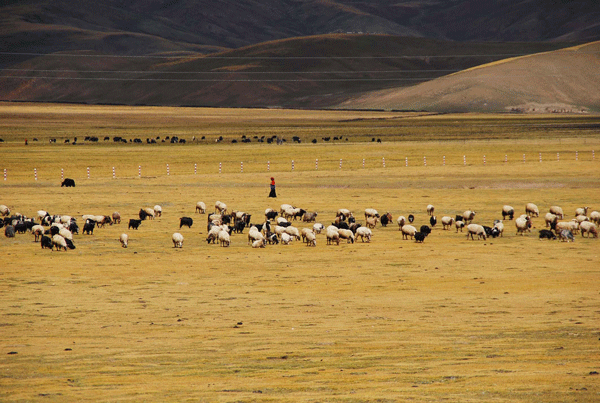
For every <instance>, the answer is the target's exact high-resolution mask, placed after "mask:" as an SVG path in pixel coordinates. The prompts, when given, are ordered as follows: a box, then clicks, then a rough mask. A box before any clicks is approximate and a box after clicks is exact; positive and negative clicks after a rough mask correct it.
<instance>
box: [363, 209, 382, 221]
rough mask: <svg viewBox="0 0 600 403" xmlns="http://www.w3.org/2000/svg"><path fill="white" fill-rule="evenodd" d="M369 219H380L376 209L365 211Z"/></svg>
mask: <svg viewBox="0 0 600 403" xmlns="http://www.w3.org/2000/svg"><path fill="white" fill-rule="evenodd" d="M368 217H379V213H378V212H377V210H375V209H374V208H367V209H365V219H367V218H368Z"/></svg>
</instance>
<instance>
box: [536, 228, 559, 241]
mask: <svg viewBox="0 0 600 403" xmlns="http://www.w3.org/2000/svg"><path fill="white" fill-rule="evenodd" d="M541 239H551V240H553V239H556V235H554V232H552V231H550V230H547V229H541V230H540V240H541Z"/></svg>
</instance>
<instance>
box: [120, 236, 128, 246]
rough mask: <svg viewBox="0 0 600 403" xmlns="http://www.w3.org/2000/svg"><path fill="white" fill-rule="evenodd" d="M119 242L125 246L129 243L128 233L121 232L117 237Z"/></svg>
mask: <svg viewBox="0 0 600 403" xmlns="http://www.w3.org/2000/svg"><path fill="white" fill-rule="evenodd" d="M119 242H121V246H122V247H124V248H126V247H127V244H128V243H129V235H127V234H125V233H123V234H121V236H120V237H119Z"/></svg>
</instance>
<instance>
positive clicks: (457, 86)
mask: <svg viewBox="0 0 600 403" xmlns="http://www.w3.org/2000/svg"><path fill="white" fill-rule="evenodd" d="M599 51H600V42H592V43H589V44H587V45H582V46H576V47H571V48H567V49H563V50H557V51H552V52H545V53H539V54H535V55H530V56H523V57H517V58H511V59H506V60H502V61H498V62H493V63H489V64H485V65H482V66H479V67H475V68H470V69H467V70H464V71H461V72H458V73H455V74H450V75H447V76H444V77H440V78H437V79H435V80H432V81H428V82H425V83H421V84H418V85H415V86H413V87H408V88H397V89H387V90H381V91H376V92H369V93H365V94H363V95H361V96H359V97H356V98H354V99H351V100H348V101H346V102H343V103H341V104H340V105H339V107H341V108H360V109H386V110H390V109H401V110H428V111H437V112H506V111H513V112H524V113H548V112H552V113H564V112H566V113H586V112H600V75H598V72H599V71H600V53H599Z"/></svg>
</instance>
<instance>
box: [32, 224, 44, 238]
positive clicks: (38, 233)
mask: <svg viewBox="0 0 600 403" xmlns="http://www.w3.org/2000/svg"><path fill="white" fill-rule="evenodd" d="M44 231H45V229H44V227H42V226H41V225H39V224H38V225H34V226H33V227H31V233H32V234H33V235H34V242H37V241H39V240H40V238H41V237H42V236H44Z"/></svg>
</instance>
